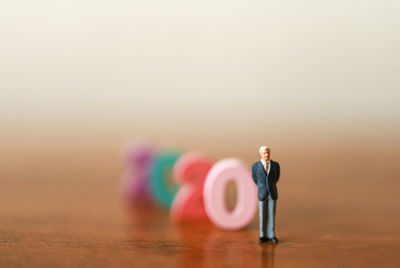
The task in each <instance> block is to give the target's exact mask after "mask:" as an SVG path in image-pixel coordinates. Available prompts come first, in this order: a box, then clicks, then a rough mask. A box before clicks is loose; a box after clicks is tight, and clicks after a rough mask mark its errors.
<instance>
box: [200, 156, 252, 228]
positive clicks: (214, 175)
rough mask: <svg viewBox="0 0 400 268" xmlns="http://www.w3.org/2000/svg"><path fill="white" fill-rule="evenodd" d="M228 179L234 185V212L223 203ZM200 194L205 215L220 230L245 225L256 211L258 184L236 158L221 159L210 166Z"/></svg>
mask: <svg viewBox="0 0 400 268" xmlns="http://www.w3.org/2000/svg"><path fill="white" fill-rule="evenodd" d="M230 180H233V181H234V182H235V183H236V187H237V198H236V207H235V209H234V210H233V211H229V210H228V209H227V206H226V204H225V190H226V187H227V184H228V182H229V181H230ZM203 195H204V206H205V209H206V212H207V215H208V217H209V218H210V220H211V221H212V222H213V223H214V224H215V225H217V226H219V227H221V228H223V229H230V230H236V229H241V228H243V227H245V226H246V225H248V224H249V223H250V221H251V220H252V219H253V218H254V215H255V213H256V211H257V187H256V185H255V184H254V182H253V180H252V178H251V174H250V171H249V170H248V169H247V168H246V167H245V166H244V165H243V163H242V162H241V161H240V160H238V159H236V158H227V159H223V160H221V161H219V162H217V163H216V164H215V165H214V166H213V167H212V168H211V169H210V171H209V172H208V175H207V178H206V181H205V185H204V191H203Z"/></svg>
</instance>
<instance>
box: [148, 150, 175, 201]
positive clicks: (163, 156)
mask: <svg viewBox="0 0 400 268" xmlns="http://www.w3.org/2000/svg"><path fill="white" fill-rule="evenodd" d="M179 156H180V153H177V152H161V153H160V154H159V155H158V156H156V157H155V159H154V163H153V165H152V167H151V175H150V186H151V192H152V194H153V196H154V198H155V199H156V200H157V201H158V202H159V203H160V204H161V205H163V206H165V207H168V208H169V207H170V206H171V203H172V200H173V199H174V196H175V194H176V192H177V191H178V188H179V187H178V185H176V184H175V183H174V181H173V180H172V178H170V176H172V168H173V166H174V164H175V162H176V161H177V160H178V158H179Z"/></svg>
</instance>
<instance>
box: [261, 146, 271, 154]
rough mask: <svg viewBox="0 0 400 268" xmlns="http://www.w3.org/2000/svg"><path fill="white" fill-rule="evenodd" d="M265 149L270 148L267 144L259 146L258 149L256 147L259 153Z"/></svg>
mask: <svg viewBox="0 0 400 268" xmlns="http://www.w3.org/2000/svg"><path fill="white" fill-rule="evenodd" d="M265 149H269V150H271V148H269V147H268V146H267V145H263V146H261V147H260V149H258V152H259V153H260V154H261V153H262V152H264V150H265Z"/></svg>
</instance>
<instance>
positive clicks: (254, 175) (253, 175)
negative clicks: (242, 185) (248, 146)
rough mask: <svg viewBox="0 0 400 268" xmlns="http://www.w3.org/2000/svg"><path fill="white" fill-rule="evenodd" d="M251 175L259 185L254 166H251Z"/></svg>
mask: <svg viewBox="0 0 400 268" xmlns="http://www.w3.org/2000/svg"><path fill="white" fill-rule="evenodd" d="M251 177H252V178H253V181H254V183H255V184H256V185H257V176H256V172H255V171H254V166H252V167H251Z"/></svg>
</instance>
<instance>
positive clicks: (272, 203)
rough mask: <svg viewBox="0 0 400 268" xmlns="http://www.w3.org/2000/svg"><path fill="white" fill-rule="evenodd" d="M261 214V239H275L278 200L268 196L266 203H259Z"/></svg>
mask: <svg viewBox="0 0 400 268" xmlns="http://www.w3.org/2000/svg"><path fill="white" fill-rule="evenodd" d="M258 208H259V214H260V237H267V238H273V237H275V209H276V200H272V198H271V195H269V194H268V196H267V198H265V200H264V201H258Z"/></svg>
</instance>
